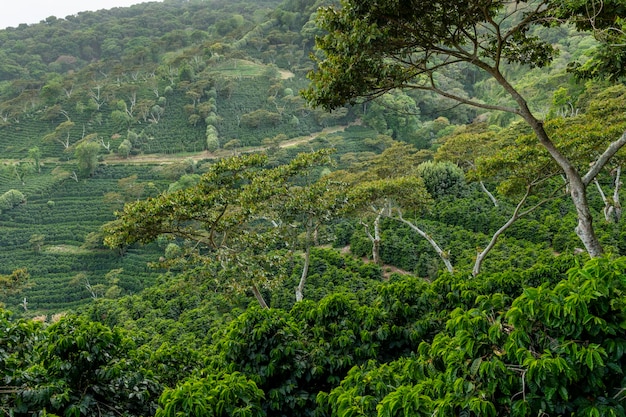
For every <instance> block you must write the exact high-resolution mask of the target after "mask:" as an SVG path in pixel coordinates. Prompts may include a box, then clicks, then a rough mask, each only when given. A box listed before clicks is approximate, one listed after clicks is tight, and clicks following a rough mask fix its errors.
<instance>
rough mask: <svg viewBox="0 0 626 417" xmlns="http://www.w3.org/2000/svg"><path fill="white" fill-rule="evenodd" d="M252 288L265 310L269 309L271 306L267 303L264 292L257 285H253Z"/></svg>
mask: <svg viewBox="0 0 626 417" xmlns="http://www.w3.org/2000/svg"><path fill="white" fill-rule="evenodd" d="M251 290H252V294H254V298H256V300H257V301H258V302H259V304H260V305H261V308H263V309H265V310H267V309H269V307H268V306H267V303H266V302H265V299H264V298H263V294H261V291H259V289H258V288H257V286H256V285H253V286H252V288H251Z"/></svg>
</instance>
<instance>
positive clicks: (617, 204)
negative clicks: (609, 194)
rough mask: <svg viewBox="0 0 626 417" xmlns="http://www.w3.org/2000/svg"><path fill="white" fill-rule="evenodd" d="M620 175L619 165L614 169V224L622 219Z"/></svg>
mask: <svg viewBox="0 0 626 417" xmlns="http://www.w3.org/2000/svg"><path fill="white" fill-rule="evenodd" d="M621 175H622V167H621V165H620V166H618V167H617V168H616V169H615V183H614V184H615V187H614V188H613V218H614V219H615V223H619V221H620V219H621V218H622V204H621V203H620V201H619V191H620V189H621V188H622V181H621V179H620V177H621Z"/></svg>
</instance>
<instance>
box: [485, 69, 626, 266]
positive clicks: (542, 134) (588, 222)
mask: <svg viewBox="0 0 626 417" xmlns="http://www.w3.org/2000/svg"><path fill="white" fill-rule="evenodd" d="M490 72H491V75H492V76H493V77H494V78H495V79H496V81H497V82H498V83H499V84H500V85H501V86H502V87H503V88H504V89H505V90H506V91H507V92H508V93H509V94H510V95H511V97H513V99H514V100H515V101H516V102H517V104H518V106H519V109H518V111H517V113H518V114H519V115H520V116H521V117H522V118H523V119H524V120H525V121H526V123H528V125H529V126H530V127H531V128H532V129H533V132H534V133H535V135H536V136H537V140H538V141H539V143H540V144H541V145H542V146H543V147H544V148H545V149H546V150H547V151H548V153H549V154H550V156H551V157H552V159H553V160H554V161H555V162H556V163H557V164H558V165H559V167H561V169H562V170H563V173H564V174H565V177H566V178H567V182H568V185H569V191H570V197H571V198H572V202H573V203H574V207H575V208H576V215H577V217H578V225H577V226H576V234H577V235H578V238H579V239H580V240H581V242H582V244H583V245H584V246H585V249H586V250H587V253H589V256H591V257H592V258H597V257H600V256H602V254H603V253H604V251H603V249H602V245H601V244H600V241H599V240H598V237H597V236H596V233H595V231H594V229H593V217H592V215H591V210H590V209H589V203H588V201H587V185H588V184H589V183H590V182H591V181H592V180H593V178H595V176H596V175H597V174H598V172H599V171H600V169H601V168H602V167H603V166H604V165H606V163H607V162H608V161H609V159H610V158H611V157H612V156H613V155H615V153H616V152H617V151H618V150H619V148H621V147H622V146H623V145H624V144H625V143H626V132H625V133H624V134H623V135H622V137H621V138H620V139H618V140H616V141H614V142H612V143H611V144H610V145H609V146H608V147H607V149H606V150H605V151H604V153H603V154H602V155H600V157H599V158H598V159H597V160H596V162H595V163H593V164H592V167H591V168H590V170H589V171H588V172H587V174H585V178H584V180H583V177H582V176H581V175H580V173H579V172H578V170H577V169H576V167H574V165H572V163H571V162H570V161H569V160H568V159H567V158H566V157H565V156H564V155H563V154H562V153H561V152H560V151H559V150H558V149H557V148H556V146H555V145H554V143H552V140H550V137H549V136H548V134H547V133H546V131H545V129H544V127H543V122H541V121H540V120H539V119H537V118H536V117H535V116H534V115H533V114H532V112H531V111H530V109H529V108H528V103H527V102H526V100H525V99H524V98H523V97H522V96H521V95H520V94H519V92H518V91H517V90H516V89H515V88H514V87H513V86H512V85H511V84H510V83H509V82H508V81H507V80H506V78H505V77H503V76H502V74H501V73H500V72H499V71H498V70H497V69H496V70H495V71H494V70H492V71H490Z"/></svg>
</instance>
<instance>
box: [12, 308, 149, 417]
mask: <svg viewBox="0 0 626 417" xmlns="http://www.w3.org/2000/svg"><path fill="white" fill-rule="evenodd" d="M43 336H44V337H41V339H39V340H38V342H37V343H36V344H35V345H34V352H35V355H34V356H33V358H32V362H31V363H29V364H28V366H25V367H24V368H22V369H20V371H19V372H18V373H16V375H15V376H14V380H13V383H14V384H15V386H16V390H15V391H16V394H15V395H16V400H15V402H16V406H15V409H14V411H15V412H18V413H21V414H23V413H27V412H33V411H39V410H44V409H45V410H49V411H51V412H54V413H58V414H59V415H67V416H92V415H93V416H97V415H107V416H113V415H118V414H119V413H122V412H124V413H130V414H131V415H141V414H145V413H151V412H153V411H154V409H155V405H156V404H155V402H156V394H157V392H158V389H159V386H158V384H157V383H156V382H155V381H154V380H153V379H152V377H151V375H150V374H149V373H146V372H145V371H144V370H143V369H142V368H141V367H140V366H138V362H137V359H138V358H134V357H133V349H134V345H133V342H132V340H131V339H130V338H129V337H128V336H126V335H124V334H123V333H122V332H121V331H120V330H119V329H113V330H111V329H109V328H107V327H105V326H103V325H101V324H98V323H91V322H87V321H86V320H84V319H80V318H76V317H67V318H63V319H61V320H60V321H59V322H58V323H56V324H54V325H51V326H50V327H49V328H47V329H46V330H45V333H44V335H43Z"/></svg>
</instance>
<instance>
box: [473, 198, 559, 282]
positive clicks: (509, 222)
mask: <svg viewBox="0 0 626 417" xmlns="http://www.w3.org/2000/svg"><path fill="white" fill-rule="evenodd" d="M531 188H532V187H531V186H529V187H527V188H526V193H525V194H524V196H523V197H522V199H521V200H520V201H519V203H517V206H516V207H515V210H514V211H513V214H512V215H511V217H510V218H509V220H507V221H506V223H504V224H503V225H502V227H500V228H499V229H498V230H497V231H496V232H495V233H494V234H493V236H491V240H490V241H489V244H487V246H486V247H485V249H483V250H482V251H481V252H479V253H478V254H477V255H476V262H474V268H473V269H472V276H473V277H476V276H477V275H478V274H479V273H480V269H481V267H482V263H483V261H484V260H485V257H486V256H487V254H488V253H489V252H490V251H491V249H493V247H494V246H495V244H496V241H497V240H498V238H499V237H500V236H501V235H502V233H504V232H505V231H506V230H507V229H508V228H509V227H511V225H512V224H513V223H515V222H516V221H517V220H518V219H520V218H521V217H524V216H526V215H527V214H529V213H532V212H533V211H535V210H536V209H537V208H539V207H541V206H542V205H543V204H545V203H546V202H548V201H550V200H551V199H552V196H550V197H548V198H546V199H544V200H541V201H540V202H539V203H537V204H535V205H534V206H532V207H530V208H528V209H527V210H525V211H523V212H520V210H521V209H522V206H523V205H524V203H526V199H528V196H529V195H530V190H531Z"/></svg>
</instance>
